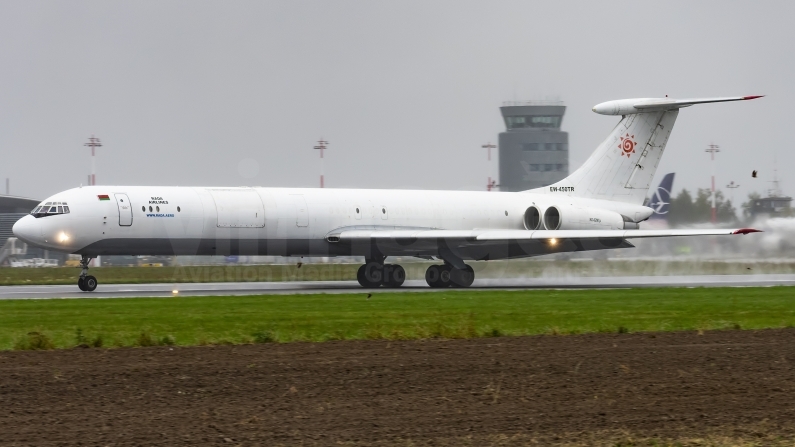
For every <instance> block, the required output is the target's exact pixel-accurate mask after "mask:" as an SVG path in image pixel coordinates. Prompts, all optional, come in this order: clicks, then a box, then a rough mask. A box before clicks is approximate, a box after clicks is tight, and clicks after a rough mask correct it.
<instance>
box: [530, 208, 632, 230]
mask: <svg viewBox="0 0 795 447" xmlns="http://www.w3.org/2000/svg"><path fill="white" fill-rule="evenodd" d="M528 211H529V210H528ZM531 214H532V213H531ZM525 220H527V213H525ZM542 223H543V228H546V229H547V230H623V229H635V228H638V224H637V223H635V222H631V221H630V220H629V219H628V218H625V217H624V216H622V215H621V214H618V213H616V212H614V211H608V210H603V209H598V208H585V207H578V206H573V205H554V206H550V207H549V208H547V209H546V210H545V211H544V217H543V219H542ZM543 228H542V226H541V225H539V226H538V229H543Z"/></svg>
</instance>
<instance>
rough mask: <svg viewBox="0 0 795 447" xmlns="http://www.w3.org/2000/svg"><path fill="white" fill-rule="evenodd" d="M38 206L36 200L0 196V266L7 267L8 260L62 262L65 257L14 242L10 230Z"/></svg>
mask: <svg viewBox="0 0 795 447" xmlns="http://www.w3.org/2000/svg"><path fill="white" fill-rule="evenodd" d="M38 204H39V201H38V200H35V199H28V198H25V197H15V196H8V195H0V266H4V265H8V263H9V258H15V257H23V258H45V259H47V258H50V259H52V258H55V259H58V260H59V261H63V259H65V258H66V255H64V254H61V253H54V252H47V251H45V250H42V249H40V248H36V247H28V246H27V244H25V243H22V242H20V241H14V240H13V239H12V241H11V242H9V239H10V238H14V233H13V231H12V228H13V227H14V224H15V223H16V222H17V220H19V219H21V218H22V217H24V216H25V215H27V214H28V213H30V211H31V210H32V209H33V208H35V207H36V205H38Z"/></svg>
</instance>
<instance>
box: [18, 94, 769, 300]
mask: <svg viewBox="0 0 795 447" xmlns="http://www.w3.org/2000/svg"><path fill="white" fill-rule="evenodd" d="M759 97H760V96H738V97H725V98H706V99H684V100H675V99H672V98H667V97H666V98H639V99H624V100H616V101H608V102H605V103H601V104H598V105H597V106H595V107H594V108H593V111H594V112H596V113H599V114H602V115H614V116H621V120H620V121H619V122H618V124H617V125H616V127H615V128H614V129H613V131H612V132H611V133H610V135H609V136H608V137H607V139H605V140H604V142H603V143H602V144H600V145H599V146H598V147H597V148H596V150H595V151H594V152H593V154H591V156H590V157H589V158H588V159H587V160H586V161H585V163H584V164H583V165H582V166H581V167H580V168H578V169H577V170H576V171H574V172H573V173H572V174H571V175H569V176H568V177H566V178H565V179H563V180H561V181H559V182H557V183H555V184H553V185H550V186H547V187H543V188H537V189H533V190H528V191H523V192H485V191H484V192H475V191H422V190H385V189H325V188H321V189H310V188H259V187H256V188H254V187H238V188H231V187H172V186H110V185H107V186H104V185H103V186H82V187H78V188H73V189H69V190H67V191H63V192H59V193H57V194H55V195H53V196H51V197H49V198H47V199H46V200H44V201H43V202H41V204H40V205H39V206H37V207H36V208H34V209H33V210H32V211H31V213H30V214H29V215H27V216H24V217H23V218H21V219H20V220H19V221H17V222H16V224H14V227H13V232H14V234H15V235H16V236H17V237H18V238H19V239H21V240H23V241H25V242H27V243H29V244H32V245H34V246H39V247H43V248H46V249H48V250H58V251H64V252H68V253H74V254H79V255H81V256H82V259H81V262H80V264H81V267H82V269H81V272H80V275H79V277H78V282H77V285H78V287H79V288H80V290H83V291H88V292H90V291H93V290H95V289H96V287H97V279H96V277H94V276H92V275H89V274H88V267H89V263H90V261H91V259H93V258H95V257H97V256H100V255H216V256H230V255H281V256H324V257H325V256H363V257H364V258H365V263H364V264H363V265H362V266H361V267H360V268H359V269H358V271H357V280H358V281H359V283H360V284H361V285H362V286H363V287H365V288H375V287H381V286H384V287H400V286H401V285H403V282H404V281H405V279H406V272H405V270H404V268H403V267H401V266H400V265H395V264H388V263H386V262H385V260H386V258H387V257H389V256H392V257H394V256H413V257H418V258H421V259H427V260H433V259H436V260H439V261H441V263H440V264H434V265H431V266H430V267H428V269H427V270H426V272H425V280H426V282H427V283H428V285H429V286H430V287H469V286H470V285H472V282H473V281H474V279H475V272H474V270H473V269H472V267H471V266H470V265H469V264H467V263H466V261H488V260H496V259H513V258H523V257H530V256H539V255H545V254H552V253H561V252H574V251H585V250H604V249H617V248H628V247H633V245H632V244H631V243H630V242H629V239H634V238H649V237H668V236H703V235H737V234H748V233H754V232H757V231H758V230H755V229H752V228H739V229H730V230H725V229H699V230H672V229H665V230H642V229H639V223H640V222H643V221H645V220H646V219H648V218H649V217H650V216H651V215H652V214H653V213H654V210H653V209H652V208H649V207H646V206H643V202H644V199H645V197H646V194H647V191H648V190H649V184H650V183H651V181H652V179H653V177H654V173H655V170H656V168H657V165H658V163H659V161H660V158H661V157H662V154H663V150H664V149H665V144H666V142H667V141H668V137H669V135H670V134H671V129H672V128H673V125H674V122H675V121H676V118H677V116H678V114H679V109H681V108H685V107H690V106H692V105H695V104H704V103H715V102H727V101H743V100H750V99H755V98H759Z"/></svg>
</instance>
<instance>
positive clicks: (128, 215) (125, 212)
mask: <svg viewBox="0 0 795 447" xmlns="http://www.w3.org/2000/svg"><path fill="white" fill-rule="evenodd" d="M113 195H114V196H115V197H116V206H117V207H118V208H119V226H121V227H129V226H130V225H132V205H131V204H130V199H129V198H128V197H127V194H121V193H118V194H113Z"/></svg>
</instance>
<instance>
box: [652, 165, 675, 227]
mask: <svg viewBox="0 0 795 447" xmlns="http://www.w3.org/2000/svg"><path fill="white" fill-rule="evenodd" d="M674 175H675V174H674V173H673V172H671V173H668V174H665V177H663V179H662V181H661V182H660V186H658V187H657V189H656V190H655V191H654V192H653V193H652V195H651V197H650V198H649V199H648V203H646V204H645V205H646V206H648V207H649V208H651V209H653V210H654V214H652V215H651V217H649V220H660V221H662V220H667V219H668V209H669V207H670V206H671V191H673V187H674Z"/></svg>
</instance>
